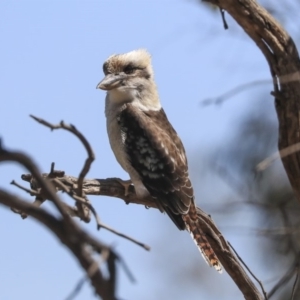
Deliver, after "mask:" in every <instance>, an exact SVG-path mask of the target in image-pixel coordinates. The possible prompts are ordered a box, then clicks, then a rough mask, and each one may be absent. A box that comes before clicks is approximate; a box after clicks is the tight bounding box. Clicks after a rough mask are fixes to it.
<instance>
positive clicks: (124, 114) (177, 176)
mask: <svg viewBox="0 0 300 300" xmlns="http://www.w3.org/2000/svg"><path fill="white" fill-rule="evenodd" d="M103 72H104V74H105V77H104V79H103V80H102V81H101V82H100V83H99V84H98V85H97V88H99V89H102V90H105V91H107V95H106V103H105V115H106V119H107V132H108V137H109V141H110V145H111V148H112V150H113V152H114V154H115V156H116V159H117V161H118V162H119V164H120V165H121V166H122V167H123V169H124V170H125V171H126V172H127V173H128V174H129V176H130V179H131V182H132V183H133V185H134V187H135V191H136V194H137V196H138V197H139V198H143V197H149V196H151V197H152V198H153V199H154V201H156V203H157V206H158V208H159V209H160V210H162V211H165V212H166V213H167V214H168V216H169V217H170V218H171V220H172V221H173V222H174V223H175V225H176V226H177V227H178V228H179V229H180V230H185V229H186V230H187V231H189V232H190V234H191V236H192V238H193V240H194V241H195V243H196V245H197V247H198V248H199V250H200V252H201V253H202V255H203V257H204V259H205V260H206V262H207V263H208V264H209V265H210V266H214V267H215V268H216V270H217V271H219V272H221V270H222V267H221V264H220V262H219V260H218V258H217V257H216V255H215V253H214V251H213V249H212V248H211V246H210V244H209V242H208V240H207V238H206V236H205V234H204V233H203V231H202V230H201V226H200V224H199V222H198V218H197V211H196V206H195V200H194V192H193V187H192V184H191V181H190V178H189V174H188V164H187V159H186V154H185V150H184V147H183V144H182V142H181V140H180V138H179V137H178V135H177V133H176V131H175V130H174V128H173V127H172V125H171V124H170V123H169V121H168V119H167V116H166V114H165V112H164V110H163V108H162V107H161V104H160V101H159V96H158V92H157V88H156V84H155V82H154V74H153V69H152V65H151V56H150V55H149V53H148V52H147V51H146V50H143V49H139V50H135V51H131V52H128V53H125V54H119V55H112V56H110V57H109V58H108V59H107V60H106V61H105V62H104V64H103Z"/></svg>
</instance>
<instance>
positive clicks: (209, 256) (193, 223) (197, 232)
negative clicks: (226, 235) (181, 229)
mask: <svg viewBox="0 0 300 300" xmlns="http://www.w3.org/2000/svg"><path fill="white" fill-rule="evenodd" d="M182 219H183V221H184V223H185V225H186V229H187V231H188V232H189V233H190V235H191V237H192V239H193V241H194V242H195V244H196V246H197V247H198V249H199V251H200V253H201V254H202V256H203V258H204V260H205V261H206V262H207V264H208V265H209V266H210V267H212V266H213V267H214V268H215V269H216V270H217V271H218V272H219V273H222V265H221V263H220V261H219V260H218V258H217V256H216V254H215V252H214V250H213V249H212V247H211V245H210V244H209V242H208V240H207V238H206V236H205V234H204V232H203V231H202V230H201V228H200V226H199V222H198V218H197V213H196V209H195V207H191V209H190V211H189V213H188V214H186V215H182Z"/></svg>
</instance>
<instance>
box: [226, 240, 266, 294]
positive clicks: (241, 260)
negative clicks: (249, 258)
mask: <svg viewBox="0 0 300 300" xmlns="http://www.w3.org/2000/svg"><path fill="white" fill-rule="evenodd" d="M228 244H229V246H230V248H231V249H232V250H233V252H234V253H235V255H236V256H237V258H238V259H239V260H240V262H241V263H242V264H243V266H244V267H245V268H246V269H247V271H248V272H249V273H250V274H251V276H252V277H253V278H254V279H255V280H256V282H257V283H258V284H259V285H260V288H261V291H262V293H263V295H264V297H265V300H268V296H267V293H266V291H265V289H264V286H263V284H262V283H261V281H260V280H259V279H258V278H257V277H256V276H255V275H254V274H253V272H252V271H251V270H250V269H249V267H248V266H247V264H246V263H245V262H244V261H243V259H242V258H241V257H240V256H239V255H238V253H237V252H236V251H235V249H234V247H233V246H232V245H231V244H230V242H228Z"/></svg>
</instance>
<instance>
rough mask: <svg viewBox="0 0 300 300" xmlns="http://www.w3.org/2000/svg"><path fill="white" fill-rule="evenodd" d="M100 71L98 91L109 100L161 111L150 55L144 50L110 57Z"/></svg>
mask: <svg viewBox="0 0 300 300" xmlns="http://www.w3.org/2000/svg"><path fill="white" fill-rule="evenodd" d="M103 72H104V74H105V77H104V78H103V80H102V81H100V83H99V84H98V85H97V88H99V89H102V90H106V91H107V93H108V95H109V97H108V98H109V101H112V102H114V103H119V104H124V103H126V102H134V104H139V105H140V106H145V108H149V109H155V110H157V109H160V103H159V99H158V95H157V89H156V85H155V82H154V78H153V77H154V73H153V69H152V65H151V56H150V54H149V53H148V52H147V51H146V50H144V49H139V50H134V51H131V52H128V53H124V54H115V55H112V56H110V57H109V58H108V59H107V60H106V61H105V62H104V64H103Z"/></svg>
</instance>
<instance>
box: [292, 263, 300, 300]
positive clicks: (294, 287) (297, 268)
mask: <svg viewBox="0 0 300 300" xmlns="http://www.w3.org/2000/svg"><path fill="white" fill-rule="evenodd" d="M296 270H297V274H296V278H295V282H294V284H293V290H292V297H291V300H294V296H295V292H296V286H297V283H298V278H299V267H298V266H297V267H296Z"/></svg>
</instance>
